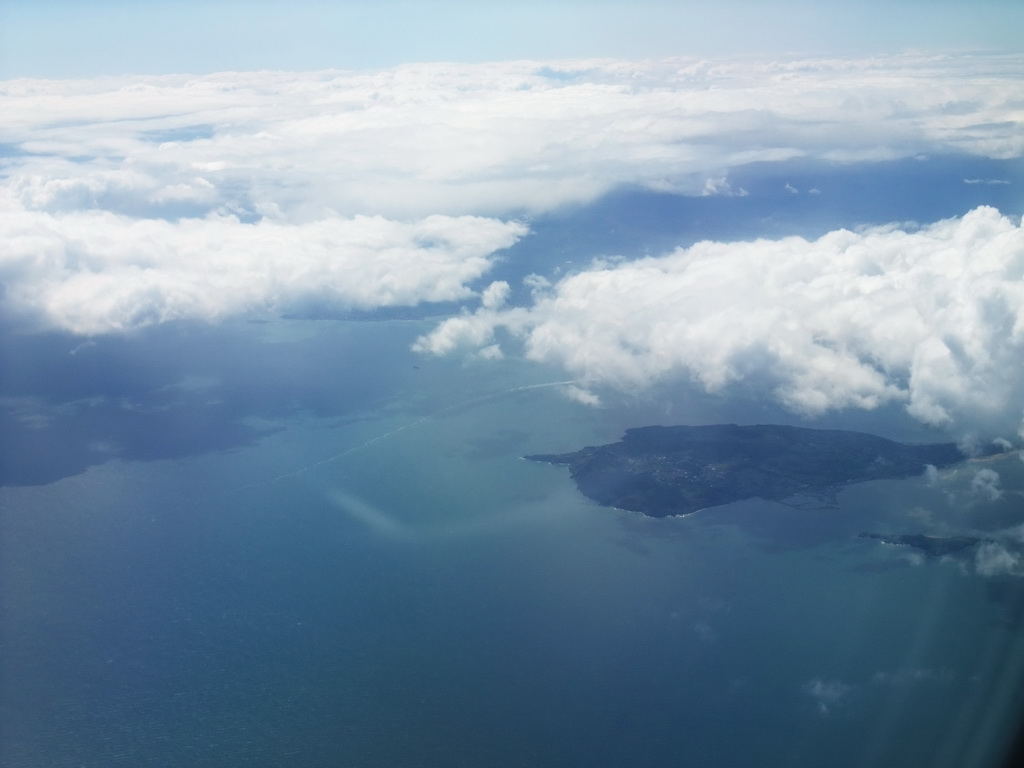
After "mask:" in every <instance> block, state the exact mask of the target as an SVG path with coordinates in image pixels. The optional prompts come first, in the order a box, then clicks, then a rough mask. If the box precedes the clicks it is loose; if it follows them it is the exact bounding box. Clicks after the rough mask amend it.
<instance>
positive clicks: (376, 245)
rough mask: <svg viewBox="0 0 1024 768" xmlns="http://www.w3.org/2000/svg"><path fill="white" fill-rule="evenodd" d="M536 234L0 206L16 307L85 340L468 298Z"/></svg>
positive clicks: (494, 226) (470, 226)
mask: <svg viewBox="0 0 1024 768" xmlns="http://www.w3.org/2000/svg"><path fill="white" fill-rule="evenodd" d="M524 233H525V227H524V226H523V225H521V224H516V223H508V222H500V221H496V220H494V219H483V218H479V217H470V216H463V217H449V216H430V217H427V218H425V219H422V220H419V221H414V222H396V221H390V220H387V219H384V218H382V217H379V216H374V217H368V216H355V217H352V218H345V219H342V218H334V219H327V220H322V221H312V222H306V223H302V224H285V223H280V222H275V221H271V220H260V221H257V222H253V223H243V222H241V221H239V220H238V219H237V218H236V217H234V216H222V215H215V214H213V215H210V216H207V217H205V218H201V219H185V220H182V221H178V222H168V221H164V220H161V219H131V218H128V217H125V216H123V215H118V214H114V213H109V212H104V211H88V212H78V213H69V214H49V213H43V212H38V211H25V210H18V209H14V210H11V209H8V210H2V209H0V240H2V241H3V242H4V243H5V246H4V250H3V253H2V255H0V281H2V282H3V283H4V285H5V286H6V289H5V292H4V297H3V298H4V304H5V307H6V309H7V311H8V313H10V314H12V315H14V316H16V317H19V318H21V319H22V320H23V321H29V322H32V323H33V324H34V325H36V326H42V327H57V328H60V329H63V330H68V331H71V332H73V333H79V334H101V333H108V332H112V331H123V330H129V329H133V328H139V327H142V326H146V325H151V324H154V323H160V322H165V321H168V320H181V319H192V320H204V321H216V320H219V319H221V318H223V317H225V316H228V315H251V314H267V313H269V314H282V313H287V312H304V311H309V310H314V311H316V310H318V309H323V308H339V307H341V308H354V309H376V308H379V307H393V306H408V305H415V304H418V303H420V302H438V301H453V300H456V299H464V298H466V297H467V296H469V295H471V294H472V291H471V290H470V289H469V287H468V285H467V284H468V283H470V282H472V281H474V280H476V279H477V278H479V277H480V276H481V275H482V274H484V273H485V272H486V271H487V270H488V269H489V268H490V266H491V261H490V259H489V257H490V256H491V254H492V253H493V252H494V251H496V250H498V249H501V248H505V247H508V246H509V245H511V244H512V243H514V242H515V241H516V239H517V238H519V237H520V236H522V235H523V234H524Z"/></svg>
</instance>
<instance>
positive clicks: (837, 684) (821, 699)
mask: <svg viewBox="0 0 1024 768" xmlns="http://www.w3.org/2000/svg"><path fill="white" fill-rule="evenodd" d="M801 690H803V692H804V694H806V695H807V696H810V697H811V698H812V699H813V700H814V702H815V704H816V705H817V707H818V712H819V713H820V714H822V715H827V714H828V713H829V712H830V711H831V710H832V709H834V708H835V707H836V706H838V705H839V704H841V703H842V702H843V701H844V700H845V699H846V697H847V696H848V695H849V694H850V692H851V691H852V690H853V686H851V685H848V684H847V683H844V682H842V681H841V680H825V679H822V678H820V677H816V678H814V679H812V680H808V681H807V682H806V683H804V685H803V686H802V688H801Z"/></svg>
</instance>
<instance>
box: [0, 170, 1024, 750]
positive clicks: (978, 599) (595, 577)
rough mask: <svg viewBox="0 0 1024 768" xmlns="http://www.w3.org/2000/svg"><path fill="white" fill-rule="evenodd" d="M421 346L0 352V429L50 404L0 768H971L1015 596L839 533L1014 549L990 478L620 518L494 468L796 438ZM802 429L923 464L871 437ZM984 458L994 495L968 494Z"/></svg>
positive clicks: (294, 324)
mask: <svg viewBox="0 0 1024 768" xmlns="http://www.w3.org/2000/svg"><path fill="white" fill-rule="evenodd" d="M753 172H754V171H751V173H753ZM807 173H811V171H807ZM956 173H960V174H961V175H962V173H961V171H959V170H958V171H957V172H956ZM793 178H796V177H793ZM882 181H884V179H883V180H882ZM750 183H752V182H750ZM815 183H818V184H821V183H822V182H821V181H820V180H818V181H816V182H815ZM852 183H853V182H850V184H852ZM864 183H866V182H864ZM878 183H879V184H881V183H882V182H881V181H879V182H878ZM922 183H923V182H922ZM847 186H849V184H848V185H847ZM968 191H969V192H971V193H972V194H973V193H974V191H975V189H974V188H973V187H972V188H971V189H970V190H968ZM996 193H998V194H1003V190H1002V189H1001V188H999V189H996V190H995V192H993V194H996ZM851 194H852V193H851ZM751 197H754V195H752V196H751ZM659 199H660V198H659ZM650 200H653V198H651V199H650ZM642 201H643V197H642V196H640V197H638V198H635V199H631V204H635V205H637V206H640V208H643V206H642V204H641V203H642ZM649 202H650V201H649ZM669 202H671V201H669ZM669 202H666V201H665V200H661V202H660V203H659V204H663V205H669ZM604 204H607V203H602V205H604ZM650 204H652V205H653V204H654V202H650ZM689 204H691V205H702V203H695V202H693V201H691V202H690V203H689ZM742 204H743V205H752V204H753V202H744V203H742ZM680 205H681V203H680ZM958 212H961V211H959V210H958V211H951V212H950V214H949V215H952V214H953V213H958ZM1008 212H1009V211H1008ZM566 215H567V216H568V215H569V214H566ZM586 215H590V214H586ZM708 215H710V214H708ZM796 215H797V214H796V213H793V216H796ZM801 215H802V214H801ZM572 216H578V217H582V218H581V221H582V219H583V218H585V212H582V211H581V212H577V213H574V214H572ZM807 216H808V220H810V218H813V217H812V216H811V214H810V213H808V214H807ZM907 218H909V217H907ZM868 219H871V217H865V220H868ZM662 220H667V218H666V217H665V216H663V217H662ZM546 226H548V225H547V224H545V223H544V222H539V223H537V224H536V225H535V227H536V229H537V231H538V233H539V234H538V241H541V240H542V239H543V237H548V238H549V239H548V242H549V244H550V243H551V242H552V240H551V238H554V237H555V235H554V234H552V233H553V231H554V230H553V229H552V230H551V231H548V230H546V229H545V227H546ZM552 226H553V225H552ZM579 226H581V227H584V224H580V225H579ZM673 226H677V225H673ZM678 226H682V225H678ZM716 226H717V225H716ZM773 226H774V225H773ZM666 229H671V227H669V226H668V225H666ZM652 231H653V230H652ZM654 234H657V233H654ZM669 234H671V233H668V234H665V233H662V234H658V237H661V236H662V235H664V236H665V237H668V236H669ZM652 236H653V235H652ZM525 247H526V246H523V248H524V249H525ZM531 247H533V246H531ZM537 247H538V248H539V246H537ZM552 247H553V246H552ZM638 247H639V246H638ZM522 253H523V255H522V258H523V260H524V264H526V263H527V262H529V261H530V259H535V258H537V256H536V253H533V255H532V256H531V255H530V254H529V253H526V251H525V250H524V251H523V252H522ZM532 266H534V267H535V266H536V264H535V263H533V264H532ZM508 268H509V269H511V267H508ZM522 269H523V270H524V271H526V270H527V267H526V266H523V267H522ZM435 324H436V319H430V318H422V317H421V318H406V319H394V318H392V319H376V320H368V319H358V320H353V319H344V318H333V319H320V320H300V319H291V320H287V319H286V320H280V321H275V322H268V323H242V322H239V323H234V324H226V325H224V326H220V327H217V328H201V327H192V326H176V327H167V328H162V329H156V330H152V331H147V332H144V333H143V334H141V335H139V336H135V337H128V338H111V339H106V340H98V341H96V342H95V343H94V344H93V345H92V346H90V347H87V348H80V347H79V345H80V344H81V340H76V339H71V338H67V337H60V336H54V337H49V338H47V339H44V340H36V341H33V342H32V343H29V342H28V341H26V340H24V339H17V338H7V339H5V341H4V349H3V354H4V356H5V362H4V364H5V366H7V367H6V370H8V371H16V373H14V374H10V376H9V378H7V379H6V383H5V384H4V393H3V394H4V397H5V398H7V400H6V401H5V402H7V403H8V404H10V403H11V402H14V403H15V404H17V402H21V401H20V400H18V398H27V397H29V396H31V397H34V398H37V399H38V400H41V401H42V402H44V403H46V406H47V408H46V409H45V410H44V411H43V412H42V415H40V416H38V418H37V421H36V422H35V423H34V426H32V430H34V431H32V430H30V429H29V428H28V427H25V426H24V423H25V420H24V419H20V420H14V419H13V417H11V418H12V420H11V422H10V425H12V426H9V430H8V431H7V432H6V435H7V437H6V438H5V451H6V453H5V456H6V459H5V461H6V469H5V470H4V471H5V472H6V473H7V474H6V475H5V478H6V480H5V482H6V484H5V485H3V487H0V580H2V589H0V596H2V601H3V603H2V611H0V642H2V658H3V668H2V683H0V684H2V686H3V690H4V693H3V694H2V695H0V707H2V709H0V765H2V766H4V768H115V767H118V766H125V767H129V766H130V767H133V768H134V767H135V766H140V767H141V766H159V767H160V768H171V767H172V766H173V767H179V766H189V767H195V768H208V767H216V768H272V767H273V768H277V767H279V766H294V767H296V768H427V767H428V766H429V767H431V768H435V767H440V766H443V767H444V768H458V767H462V766H465V767H467V768H468V767H471V766H472V767H477V766H493V767H495V768H506V767H509V768H511V767H513V766H515V767H523V768H525V767H530V768H549V767H550V768H555V767H562V766H564V767H566V768H568V767H570V766H571V767H573V768H576V767H582V766H585V767H586V768H605V767H607V768H621V767H622V766H640V767H643V768H663V767H665V768H667V767H668V766H672V767H676V766H721V767H723V768H727V767H731V766H735V767H736V768H740V767H742V768H749V767H750V766H759V767H762V766H763V767H764V768H775V767H776V766H778V767H780V768H781V767H783V766H785V767H787V768H788V767H793V768H797V767H803V766H807V767H809V768H810V767H816V766H830V767H831V768H843V767H846V766H850V767H851V768H852V767H854V766H865V767H867V766H872V767H873V768H877V767H881V766H892V767H893V768H915V767H917V766H920V767H921V768H924V767H925V766H928V767H929V768H944V767H947V766H948V767H949V768H965V767H967V766H984V765H991V764H993V761H997V760H998V756H999V754H1000V750H1001V749H1002V748H1003V747H1004V746H1005V744H1006V741H1007V739H1008V738H1009V737H1010V734H1011V732H1012V730H1013V728H1014V727H1015V726H1016V723H1017V720H1018V719H1019V718H1020V716H1021V713H1022V706H1024V686H1022V682H1024V675H1022V671H1024V670H1022V666H1024V632H1022V621H1024V579H1021V578H1019V577H1016V576H983V575H981V574H979V573H978V572H977V569H976V567H975V563H974V561H973V559H972V555H970V554H967V555H963V556H954V557H948V558H944V559H942V560H939V559H926V558H924V557H923V556H921V555H919V554H917V553H916V552H915V551H913V550H910V549H907V548H901V547H895V546H890V545H884V544H880V543H878V542H876V541H872V540H867V539H863V538H859V537H858V533H860V532H863V531H872V532H881V533H886V534H901V533H915V532H927V533H936V534H940V535H953V534H958V533H965V532H966V533H974V534H975V535H980V534H979V532H980V533H981V534H983V533H984V532H986V531H989V532H997V531H1004V530H1006V529H1008V528H1011V527H1012V526H1015V525H1019V524H1021V523H1024V505H1022V503H1021V499H1022V495H1021V494H1022V493H1024V462H1022V461H1021V460H1020V458H1019V457H1018V456H1017V454H1009V455H1006V456H1003V457H1001V458H997V459H990V460H987V463H984V464H981V463H969V464H965V465H962V466H960V467H959V468H957V469H954V470H949V471H945V472H942V473H941V474H940V477H939V478H938V479H932V480H929V479H927V478H924V477H921V478H909V479H905V480H898V481H895V480H894V481H882V482H874V483H865V484H861V485H855V486H850V487H848V488H846V489H844V490H842V491H840V492H839V493H838V494H837V495H836V497H835V498H834V499H831V498H820V499H802V500H794V502H793V503H792V504H788V505H784V504H778V503H769V502H763V501H758V500H751V501H747V502H740V503H737V504H733V505H730V506H728V507H723V508H718V509H714V510H705V511H702V512H698V513H696V514H693V515H690V516H687V517H684V518H673V519H663V520H654V519H649V518H645V517H643V516H640V515H637V514H635V513H629V512H623V511H619V510H613V509H606V508H602V507H599V506H597V505H596V504H594V503H593V502H590V501H588V500H587V499H586V498H584V497H582V496H581V495H580V494H579V493H577V491H576V489H575V487H574V485H573V483H572V482H571V480H570V478H569V476H568V473H567V472H566V470H565V469H564V468H561V467H555V466H550V465H544V464H537V463H532V462H528V461H524V460H522V459H521V458H520V457H521V456H522V455H524V454H530V453H540V452H543V453H557V452H563V451H572V450H576V449H578V448H580V447H582V446H584V445H595V444H602V443H608V442H613V441H615V440H617V439H618V438H619V437H620V436H621V434H622V432H623V431H624V430H625V429H626V428H628V427H632V426H638V425H642V424H655V423H677V424H683V423H692V424H706V423H719V422H736V423H765V422H782V423H794V424H802V423H803V422H799V421H797V420H795V418H794V417H793V416H791V415H787V414H785V413H784V412H782V411H778V410H773V409H772V408H770V407H768V406H766V405H764V404H763V403H759V402H754V401H743V400H742V399H732V400H725V399H722V398H717V397H715V396H711V395H706V394H702V393H699V392H697V391H694V390H690V389H687V388H679V389H675V390H673V391H660V392H655V393H648V394H646V395H636V396H625V395H622V396H607V397H606V400H605V405H604V407H602V408H590V407H586V406H584V405H581V404H579V403H576V402H573V401H571V400H569V399H568V398H566V397H565V396H564V395H563V394H562V393H561V391H560V386H561V385H560V384H559V382H562V381H564V380H565V379H566V378H567V377H566V375H565V374H564V372H561V371H559V370H554V369H545V368H544V367H542V366H539V365H536V364H526V363H523V362H520V361H516V360H512V359H509V360H505V361H481V360H475V361H474V360H462V359H457V358H451V359H426V358H422V357H420V356H418V355H416V354H414V353H412V352H411V351H410V346H411V344H412V343H413V341H414V340H415V339H416V338H417V337H418V336H419V335H420V334H422V333H425V332H427V331H429V330H430V329H431V328H433V327H434V325H435ZM72 350H75V354H74V355H73V356H72V355H71V354H70V353H71V351H72ZM12 361H15V362H16V363H17V365H16V366H15V365H13V364H12ZM11 408H14V406H10V408H8V410H7V411H6V412H9V413H13V411H12V410H11ZM15 421H17V425H21V426H17V429H19V430H21V431H18V432H15V431H12V430H14V429H15V426H13V425H15ZM814 426H822V427H841V428H861V429H864V430H866V431H873V432H876V433H878V434H884V435H886V436H888V437H894V438H897V439H906V440H926V439H928V434H927V433H926V432H924V431H923V430H922V429H920V428H919V427H917V426H915V425H914V424H913V422H911V421H910V420H909V419H908V418H907V417H905V416H902V415H900V414H899V413H897V412H895V411H893V412H886V413H875V414H868V415H856V414H848V413H847V414H836V415H835V416H834V417H830V418H826V419H824V420H823V421H821V422H816V423H815V424H814ZM982 466H984V467H991V468H995V469H996V470H997V471H998V472H999V474H1000V477H1001V482H1002V488H1003V491H1004V495H1003V498H1002V499H1001V500H1000V501H999V502H998V503H990V504H984V505H982V504H977V503H975V502H974V501H972V499H973V497H972V496H971V493H972V491H971V486H972V480H973V478H974V476H975V474H976V472H977V470H978V469H979V468H980V467H982Z"/></svg>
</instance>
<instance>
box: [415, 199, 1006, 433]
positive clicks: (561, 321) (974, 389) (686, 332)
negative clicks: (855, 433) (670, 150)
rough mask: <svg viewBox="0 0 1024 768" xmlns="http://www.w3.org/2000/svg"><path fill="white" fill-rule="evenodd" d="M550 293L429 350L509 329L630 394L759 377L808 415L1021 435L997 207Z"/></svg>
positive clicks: (698, 259)
mask: <svg viewBox="0 0 1024 768" xmlns="http://www.w3.org/2000/svg"><path fill="white" fill-rule="evenodd" d="M534 284H535V294H534V296H535V298H534V303H533V306H531V307H529V308H511V309H504V310H503V309H501V308H496V307H495V306H494V304H493V302H492V303H491V304H490V305H485V306H483V307H481V308H480V309H479V310H478V311H477V312H475V313H474V314H464V315H462V316H460V317H455V318H452V319H449V320H448V321H446V322H444V323H442V324H441V325H440V326H439V327H438V328H437V329H436V330H435V331H434V332H433V333H431V334H430V335H429V336H427V337H424V338H423V339H421V340H420V342H419V344H418V348H419V349H420V350H421V351H425V352H432V353H436V354H444V353H447V352H450V351H453V350H455V349H457V348H460V347H464V348H465V347H487V346H488V345H493V343H494V339H495V331H496V329H498V328H505V329H507V330H508V331H510V332H511V333H512V334H513V335H514V336H515V337H517V338H518V339H519V340H520V341H521V343H522V346H523V349H524V351H525V354H526V355H527V356H529V357H530V358H533V359H536V360H540V361H545V362H549V363H556V364H560V365H562V366H564V367H565V368H566V369H567V370H568V371H570V372H571V373H572V374H574V375H577V376H579V377H581V378H583V379H587V380H590V381H592V382H595V383H599V384H607V385H611V386H614V387H618V388H621V389H624V390H632V389H635V388H644V387H649V386H651V385H653V384H655V383H658V382H662V381H666V380H670V379H672V378H673V377H680V376H683V377H687V378H690V379H692V380H694V381H696V382H698V383H699V384H700V385H701V386H703V387H704V388H706V389H708V390H711V391H716V390H722V389H724V388H726V387H728V386H730V385H731V384H733V383H735V382H739V381H746V382H748V383H750V384H752V385H753V386H759V387H763V388H764V389H766V391H767V393H769V394H770V395H771V396H772V397H774V398H775V399H776V400H777V401H779V402H780V403H782V404H783V405H785V406H786V407H788V408H789V409H791V410H792V411H794V412H797V413H800V414H805V415H809V416H816V415H819V414H822V413H824V412H826V411H828V410H830V409H840V408H849V407H854V408H867V409H871V408H875V407H878V406H881V405H883V404H887V403H893V402H897V403H904V404H905V406H906V409H907V411H908V412H909V413H910V414H911V415H912V416H914V417H915V418H917V419H919V420H920V421H922V422H925V423H927V424H931V425H935V426H941V427H949V428H951V429H953V430H960V431H968V429H969V428H979V429H985V430H989V429H992V430H997V431H998V430H1001V431H1002V432H1006V431H1007V425H1008V424H1010V425H1017V424H1019V423H1020V420H1021V415H1022V414H1024V390H1022V388H1021V386H1020V384H1021V382H1022V381H1024V231H1022V229H1021V226H1020V223H1019V222H1016V221H1011V220H1010V219H1008V218H1006V217H1005V216H1002V215H1001V214H1000V213H999V212H998V211H996V210H994V209H992V208H979V209H977V210H974V211H972V212H970V213H968V214H967V215H965V216H963V217H962V218H957V219H951V220H947V221H941V222H938V223H936V224H932V225H929V226H926V227H923V228H920V229H903V228H900V227H897V226H890V227H882V228H874V229H869V230H866V231H863V232H851V231H847V230H839V231H835V232H831V233H829V234H827V235H825V236H824V237H822V238H820V239H818V240H814V241H808V240H804V239H802V238H797V237H793V238H786V239H782V240H758V241H755V242H739V243H712V242H703V243H698V244H696V245H694V246H692V247H690V248H686V249H679V250H676V251H675V252H673V253H670V254H668V255H665V256H662V257H659V258H645V259H640V260H636V261H630V262H623V263H607V264H596V265H594V266H592V267H591V268H590V269H587V270H585V271H582V272H580V273H578V274H574V275H571V276H569V277H566V278H564V279H563V280H561V281H560V282H558V283H557V284H555V285H551V286H546V287H545V286H543V285H541V284H540V281H534ZM1013 429H1015V426H1014V427H1012V428H1011V429H1010V430H1009V432H1010V436H1011V437H1013V436H1014V435H1013Z"/></svg>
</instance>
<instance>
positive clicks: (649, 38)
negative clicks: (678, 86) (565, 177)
mask: <svg viewBox="0 0 1024 768" xmlns="http://www.w3.org/2000/svg"><path fill="white" fill-rule="evenodd" d="M1022 31H1024V4H1021V3H1019V2H1015V0H983V1H981V2H971V3H967V2H942V1H941V0H940V1H939V2H922V1H920V0H902V1H898V2H880V1H876V2H870V1H869V2H865V3H853V2H846V1H845V0H844V1H841V2H835V1H827V2H784V3H772V4H768V3H756V2H744V1H743V0H726V1H725V2H716V3H704V2H700V3H696V2H643V3H625V2H618V1H613V0H609V2H585V1H584V0H575V1H573V0H560V1H559V2H553V3H541V2H536V1H533V2H523V3H508V2H501V3H495V2H492V3H481V2H457V1H455V0H453V1H451V2H399V1H397V0H391V1H388V0H384V1H383V2H372V3H371V2H335V3H329V2H311V1H310V0H302V1H301V2H288V3H284V2H277V1H274V2H269V1H265V2H255V3H240V2H224V1H223V0H219V1H216V2H196V1H193V0H186V1H185V2H173V3H172V2H159V1H154V0H138V1H137V2H128V1H127V0H122V1H121V2H113V1H111V0H100V1H99V2H90V3H78V2H63V1H58V0H32V1H31V2H27V1H23V0H6V2H4V3H3V4H2V5H0V79H6V78H12V77H92V76H97V75H116V74H159V73H171V72H192V73H208V72H215V71H224V70H248V69H285V70H312V69H325V68H341V69H365V68H376V67H389V66H394V65H396V64H400V63H403V62H410V61H441V60H444V61H449V60H451V61H462V62H472V61H498V60H509V59H519V58H532V59H551V58H579V57H592V56H598V57H614V58H630V59H636V58H645V57H664V56H673V55H701V56H711V55H714V56H722V55H736V54H756V55H761V54H772V53H783V52H785V53H810V54H819V55H820V54H829V55H854V54H865V53H880V52H895V51H902V50H908V49H917V50H940V49H941V50H963V49H972V50H978V49H985V50H1003V51H1006V50H1020V48H1021V42H1020V41H1021V39H1024V36H1022V34H1021V32H1022Z"/></svg>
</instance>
